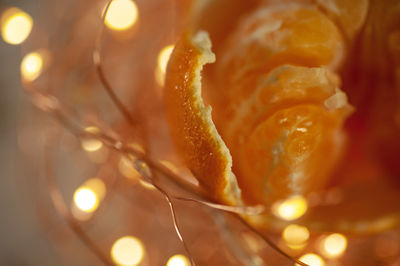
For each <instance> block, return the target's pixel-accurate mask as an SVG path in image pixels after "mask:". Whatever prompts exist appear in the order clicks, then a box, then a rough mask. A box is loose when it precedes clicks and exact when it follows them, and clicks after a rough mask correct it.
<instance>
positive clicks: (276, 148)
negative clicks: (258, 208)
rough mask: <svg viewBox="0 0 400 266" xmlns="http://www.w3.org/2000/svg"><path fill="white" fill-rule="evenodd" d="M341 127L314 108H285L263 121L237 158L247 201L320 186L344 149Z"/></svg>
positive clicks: (335, 116)
mask: <svg viewBox="0 0 400 266" xmlns="http://www.w3.org/2000/svg"><path fill="white" fill-rule="evenodd" d="M340 128H341V119H340V115H339V116H338V114H337V113H336V112H328V111H326V110H325V108H324V107H323V106H317V105H312V104H307V105H296V106H292V107H289V108H287V109H281V110H279V111H277V112H276V113H274V114H273V115H272V116H270V117H269V118H267V119H265V120H264V121H263V122H262V123H260V124H259V125H258V126H257V128H256V129H255V130H254V132H253V133H252V134H251V135H250V136H249V137H248V138H247V140H246V141H245V142H244V143H243V144H242V145H241V147H240V148H239V150H238V151H237V152H238V154H239V155H238V156H237V157H234V158H235V159H236V158H237V159H238V160H236V161H235V162H237V163H238V168H236V167H235V170H236V169H239V170H238V172H237V177H238V181H239V184H240V186H241V188H242V191H243V197H244V199H245V200H246V201H247V202H253V203H259V202H271V201H273V200H276V199H279V198H286V197H288V196H291V195H297V194H306V193H308V192H310V191H312V190H314V189H316V188H320V187H321V186H322V185H323V184H325V182H326V179H327V177H328V174H329V173H330V172H331V170H332V167H333V166H334V165H335V162H336V161H337V159H338V155H339V153H340V151H341V148H342V145H343V141H344V138H343V135H342V133H341V130H340ZM235 166H236V165H235ZM249 176H251V177H252V178H251V179H250V178H247V177H249Z"/></svg>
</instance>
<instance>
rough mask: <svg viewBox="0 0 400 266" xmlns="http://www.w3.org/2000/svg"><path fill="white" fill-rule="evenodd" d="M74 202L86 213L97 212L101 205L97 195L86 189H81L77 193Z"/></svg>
mask: <svg viewBox="0 0 400 266" xmlns="http://www.w3.org/2000/svg"><path fill="white" fill-rule="evenodd" d="M74 202H75V205H76V206H77V207H78V208H79V209H80V210H81V211H84V212H93V211H95V210H96V209H97V206H98V204H99V203H98V199H97V195H96V193H95V192H94V191H93V190H91V189H89V188H86V187H80V188H78V189H77V190H76V191H75V193H74Z"/></svg>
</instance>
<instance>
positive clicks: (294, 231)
mask: <svg viewBox="0 0 400 266" xmlns="http://www.w3.org/2000/svg"><path fill="white" fill-rule="evenodd" d="M309 237H310V232H309V231H308V229H307V227H305V226H301V225H296V224H290V225H288V226H286V227H285V229H284V230H283V232H282V238H283V239H284V240H285V242H286V244H287V245H288V246H289V247H290V248H293V249H300V248H302V247H304V246H305V244H306V242H307V240H308V238H309Z"/></svg>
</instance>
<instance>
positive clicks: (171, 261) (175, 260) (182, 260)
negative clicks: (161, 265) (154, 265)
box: [167, 254, 190, 266]
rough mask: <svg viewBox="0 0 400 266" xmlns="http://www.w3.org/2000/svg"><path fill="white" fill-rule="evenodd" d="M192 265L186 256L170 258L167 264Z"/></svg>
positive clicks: (177, 255)
mask: <svg viewBox="0 0 400 266" xmlns="http://www.w3.org/2000/svg"><path fill="white" fill-rule="evenodd" d="M188 265H190V261H189V259H188V258H186V257H185V256H184V255H181V254H176V255H174V256H172V257H171V258H169V260H168V262H167V266H188Z"/></svg>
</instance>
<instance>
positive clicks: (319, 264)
mask: <svg viewBox="0 0 400 266" xmlns="http://www.w3.org/2000/svg"><path fill="white" fill-rule="evenodd" d="M299 260H300V261H301V262H304V263H306V264H308V265H309V266H324V265H325V261H324V260H323V259H322V258H321V257H320V256H318V255H317V254H314V253H307V254H304V255H303V256H301V257H300V258H299ZM295 265H296V266H298V265H299V264H297V263H296V264H295Z"/></svg>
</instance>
